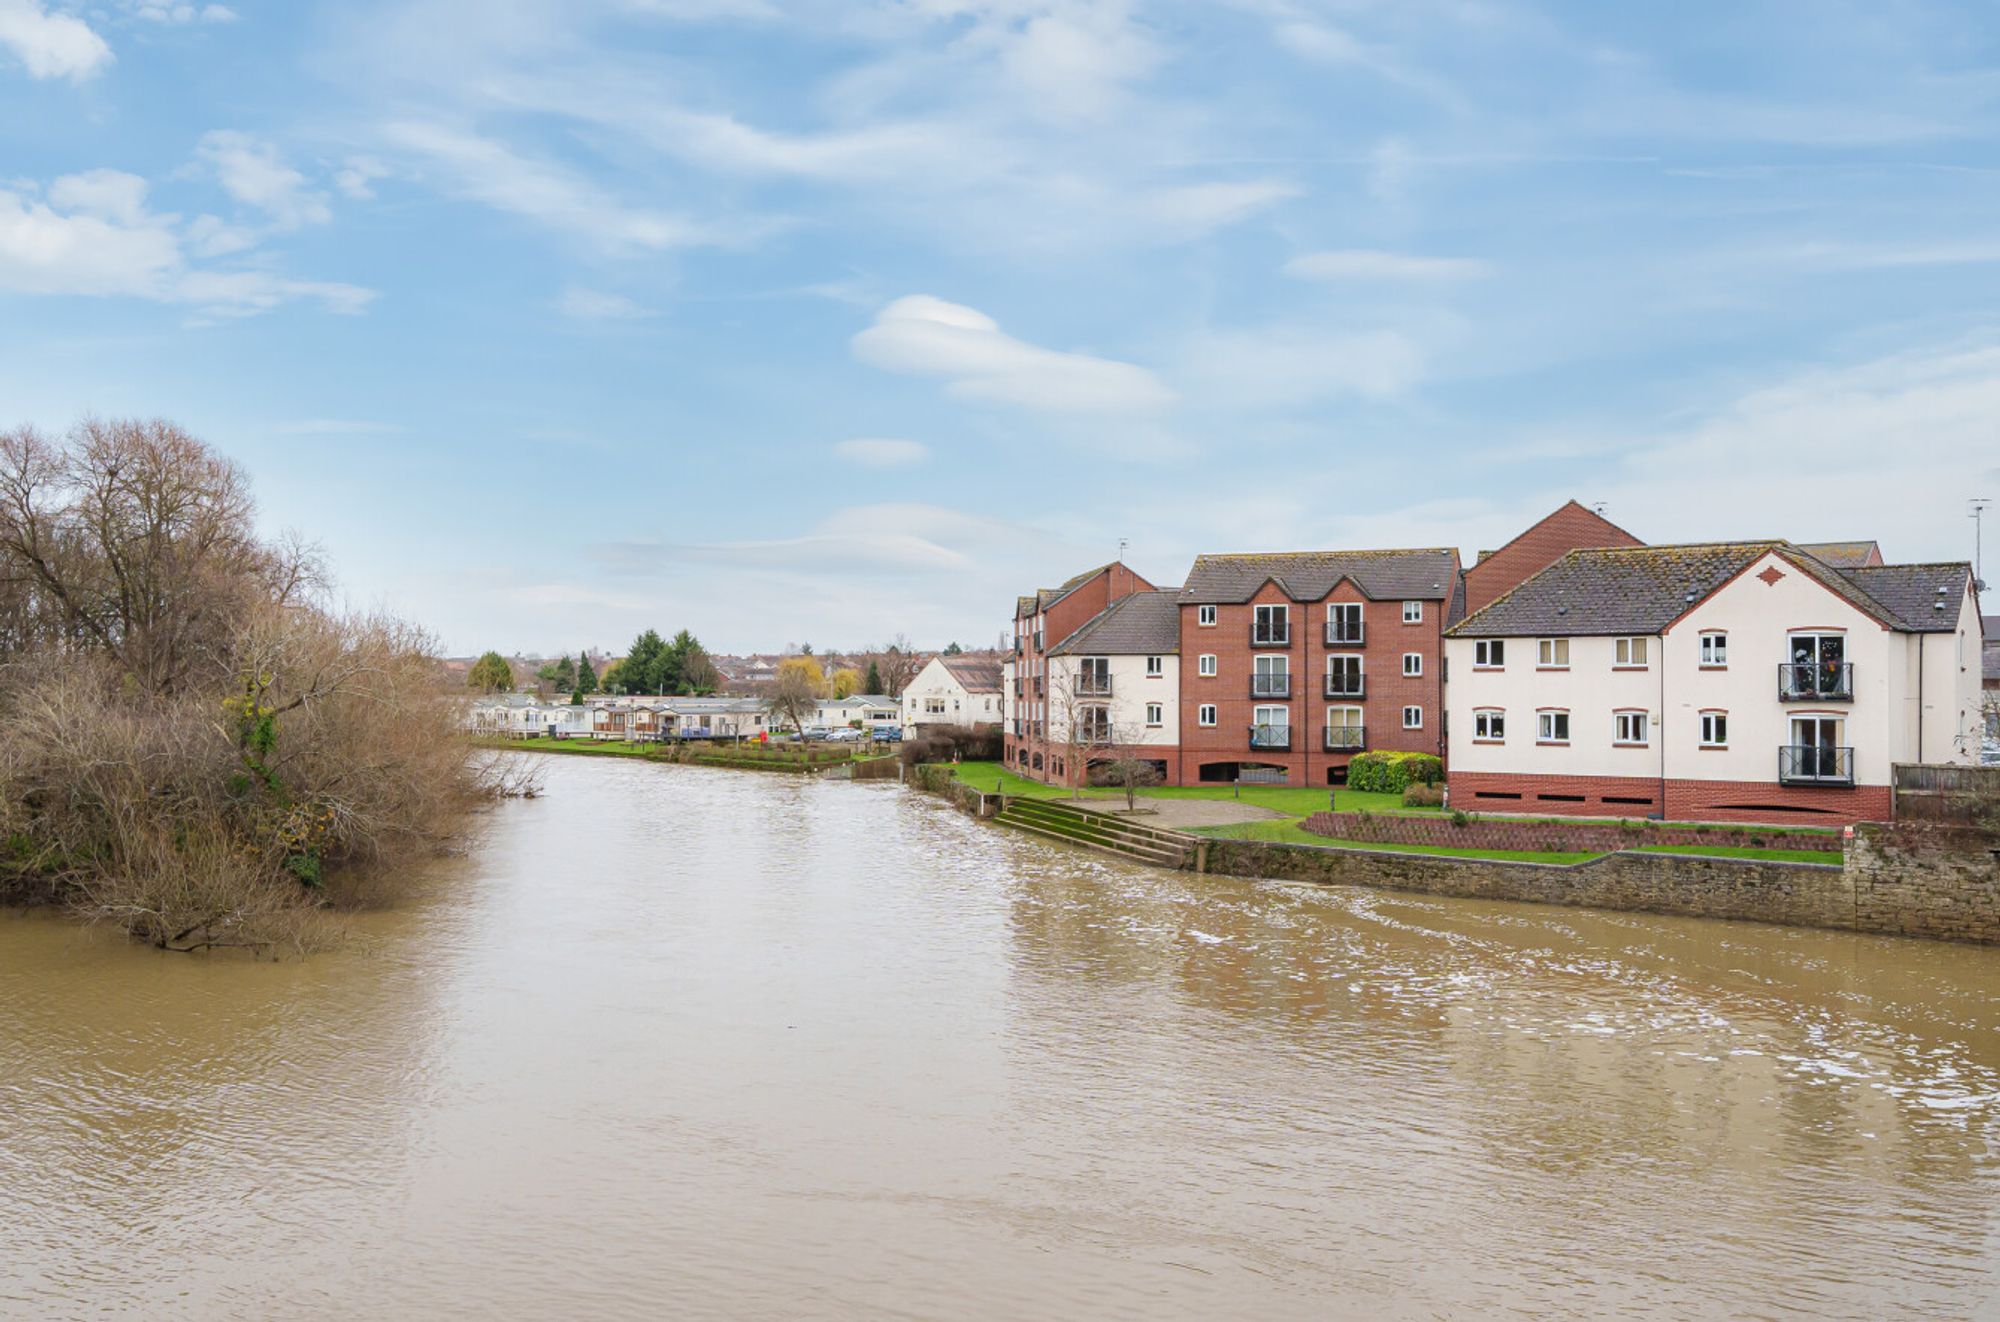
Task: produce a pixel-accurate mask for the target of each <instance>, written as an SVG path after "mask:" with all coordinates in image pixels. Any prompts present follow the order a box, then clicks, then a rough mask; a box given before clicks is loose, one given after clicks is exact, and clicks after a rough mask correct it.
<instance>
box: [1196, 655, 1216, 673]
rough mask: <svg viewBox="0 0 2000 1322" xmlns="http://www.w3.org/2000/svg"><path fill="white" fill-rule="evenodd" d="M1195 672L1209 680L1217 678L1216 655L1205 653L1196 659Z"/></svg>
mask: <svg viewBox="0 0 2000 1322" xmlns="http://www.w3.org/2000/svg"><path fill="white" fill-rule="evenodd" d="M1194 672H1195V674H1197V675H1201V676H1203V677H1204V678H1207V679H1214V678H1215V653H1213V652H1203V653H1202V654H1201V655H1200V656H1198V657H1196V658H1195V661H1194Z"/></svg>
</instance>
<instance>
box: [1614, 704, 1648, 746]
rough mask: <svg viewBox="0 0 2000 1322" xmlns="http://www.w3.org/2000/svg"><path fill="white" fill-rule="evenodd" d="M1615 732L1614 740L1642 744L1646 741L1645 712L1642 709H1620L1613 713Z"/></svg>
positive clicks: (1622, 742)
mask: <svg viewBox="0 0 2000 1322" xmlns="http://www.w3.org/2000/svg"><path fill="white" fill-rule="evenodd" d="M1615 715H1616V718H1617V719H1616V724H1617V727H1618V729H1617V734H1616V735H1615V736H1614V741H1615V742H1617V743H1621V744H1643V743H1645V742H1646V713H1644V712H1642V711H1621V712H1618V713H1616V714H1615Z"/></svg>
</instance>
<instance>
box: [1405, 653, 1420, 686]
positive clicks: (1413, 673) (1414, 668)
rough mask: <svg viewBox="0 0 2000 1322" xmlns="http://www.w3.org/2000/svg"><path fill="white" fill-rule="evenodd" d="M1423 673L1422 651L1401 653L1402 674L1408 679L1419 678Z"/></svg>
mask: <svg viewBox="0 0 2000 1322" xmlns="http://www.w3.org/2000/svg"><path fill="white" fill-rule="evenodd" d="M1423 673H1424V654H1423V653H1422V652H1405V653H1403V674H1404V676H1405V677H1406V678H1409V679H1419V678H1422V676H1423Z"/></svg>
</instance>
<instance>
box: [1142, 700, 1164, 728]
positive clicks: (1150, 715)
mask: <svg viewBox="0 0 2000 1322" xmlns="http://www.w3.org/2000/svg"><path fill="white" fill-rule="evenodd" d="M1166 723H1167V717H1166V708H1164V707H1162V706H1161V705H1160V704H1159V703H1157V702H1149V703H1147V704H1146V724H1148V725H1165V724H1166Z"/></svg>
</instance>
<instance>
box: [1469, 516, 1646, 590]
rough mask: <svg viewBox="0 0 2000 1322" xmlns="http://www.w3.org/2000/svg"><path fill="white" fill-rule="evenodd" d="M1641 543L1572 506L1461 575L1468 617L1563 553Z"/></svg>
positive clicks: (1622, 530) (1607, 522)
mask: <svg viewBox="0 0 2000 1322" xmlns="http://www.w3.org/2000/svg"><path fill="white" fill-rule="evenodd" d="M1644 544H1645V543H1643V542H1641V541H1640V540H1639V539H1638V538H1637V537H1634V536H1633V535H1632V534H1631V533H1628V532H1626V531H1625V530H1624V529H1623V528H1620V527H1618V526H1617V525H1616V524H1614V523H1611V522H1609V521H1608V520H1606V519H1604V518H1602V517H1601V516H1599V515H1598V514H1596V513H1595V512H1594V511H1591V510H1588V509H1585V508H1584V507H1583V506H1581V505H1579V504H1577V503H1576V502H1575V501H1571V502H1570V503H1569V504H1567V505H1565V506H1563V507H1562V508H1561V509H1559V510H1557V511H1556V512H1555V513H1554V514H1551V515H1549V516H1548V517H1547V518H1546V519H1543V520H1542V521H1541V522H1540V523H1537V524H1536V525H1535V526H1534V527H1532V528H1530V529H1528V530H1527V531H1526V532H1524V533H1522V534H1521V535H1520V536H1519V537H1516V538H1515V539H1514V540H1513V541H1511V542H1509V543H1507V545H1505V546H1503V547H1501V548H1500V549H1499V550H1498V551H1495V552H1494V553H1493V554H1492V555H1490V556H1487V557H1486V558H1485V559H1484V560H1482V561H1480V562H1479V563H1478V564H1476V565H1474V566H1472V568H1470V569H1468V570H1466V571H1465V609H1466V613H1467V614H1470V613H1471V612H1473V611H1476V610H1479V609H1481V608H1482V607H1485V606H1490V605H1492V604H1493V602H1494V601H1495V600H1496V599H1498V598H1499V597H1501V596H1503V595H1504V594H1506V593H1508V592H1511V591H1512V590H1513V589H1515V588H1517V587H1519V586H1520V585H1521V584H1523V583H1525V582H1527V581H1528V580H1529V579H1531V578H1533V577H1534V576H1535V575H1536V574H1539V573H1540V572H1542V570H1544V569H1547V568H1548V567H1549V566H1550V565H1552V564H1554V563H1555V562H1556V561H1557V560H1560V559H1561V558H1562V557H1563V556H1564V555H1565V554H1566V553H1567V552H1570V551H1579V550H1583V549H1585V548H1586V547H1594V546H1643V545H1644Z"/></svg>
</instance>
